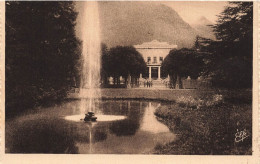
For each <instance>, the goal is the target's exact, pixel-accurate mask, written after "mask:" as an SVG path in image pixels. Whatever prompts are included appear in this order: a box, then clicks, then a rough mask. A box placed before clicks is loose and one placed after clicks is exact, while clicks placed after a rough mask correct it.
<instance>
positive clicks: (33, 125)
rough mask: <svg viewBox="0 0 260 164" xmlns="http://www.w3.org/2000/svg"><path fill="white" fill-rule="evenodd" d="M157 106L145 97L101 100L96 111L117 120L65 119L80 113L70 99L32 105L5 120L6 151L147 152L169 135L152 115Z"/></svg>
mask: <svg viewBox="0 0 260 164" xmlns="http://www.w3.org/2000/svg"><path fill="white" fill-rule="evenodd" d="M159 105H160V104H159V103H154V102H146V101H121V100H116V101H115V100H113V101H112V100H107V101H102V102H100V103H99V110H100V111H98V113H99V115H100V114H101V115H105V116H110V115H115V116H119V117H121V119H116V120H112V121H111V120H109V119H108V120H103V121H97V122H92V123H91V122H89V123H85V122H83V121H75V120H73V119H72V120H70V119H65V118H66V117H68V116H70V117H71V116H77V115H80V114H81V113H80V110H79V101H76V100H75V101H70V102H66V103H64V104H62V105H57V106H55V107H51V108H44V109H37V110H33V111H31V112H29V113H27V114H24V115H22V116H19V117H16V118H14V119H12V120H7V121H6V153H83V154H87V153H93V154H107V153H110V154H146V153H150V152H151V151H152V150H153V148H154V147H155V146H156V145H157V144H166V143H168V142H171V141H173V140H174V139H175V135H174V134H173V133H172V132H170V131H169V129H168V127H167V126H165V125H164V124H162V123H161V122H159V121H158V120H157V119H156V117H155V115H154V111H155V109H156V108H157V107H158V106H159ZM77 117H78V116H77ZM78 118H79V117H78Z"/></svg>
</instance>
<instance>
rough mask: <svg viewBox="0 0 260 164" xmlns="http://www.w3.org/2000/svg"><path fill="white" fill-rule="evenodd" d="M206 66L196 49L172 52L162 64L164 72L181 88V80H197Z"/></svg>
mask: <svg viewBox="0 0 260 164" xmlns="http://www.w3.org/2000/svg"><path fill="white" fill-rule="evenodd" d="M203 66H204V61H203V58H202V56H201V55H200V54H199V53H198V52H197V51H196V50H194V49H187V48H183V49H180V50H171V51H170V53H169V55H167V57H166V58H165V60H164V61H163V63H162V70H163V71H164V72H166V73H167V74H169V75H170V77H171V80H172V84H173V85H174V86H175V85H176V83H177V84H179V85H180V86H181V78H182V77H187V76H190V77H191V78H197V77H198V76H199V75H200V74H201V72H202V70H203Z"/></svg>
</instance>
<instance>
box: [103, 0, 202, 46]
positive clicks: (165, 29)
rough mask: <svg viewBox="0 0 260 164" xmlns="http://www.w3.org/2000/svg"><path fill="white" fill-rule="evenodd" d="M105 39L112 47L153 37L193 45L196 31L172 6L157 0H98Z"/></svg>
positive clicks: (172, 42) (146, 40) (173, 42)
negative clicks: (148, 0)
mask: <svg viewBox="0 0 260 164" xmlns="http://www.w3.org/2000/svg"><path fill="white" fill-rule="evenodd" d="M99 11H100V24H101V31H102V32H101V36H102V41H103V42H104V43H105V44H107V45H108V46H109V47H113V46H116V45H135V44H141V43H143V42H148V41H151V40H154V39H156V40H158V41H164V42H168V43H170V44H177V45H178V48H182V47H191V46H193V43H194V40H195V37H196V33H197V32H196V31H195V30H194V29H193V28H192V27H191V26H190V25H189V24H188V23H186V22H184V21H183V20H182V18H181V17H180V16H179V15H178V13H177V12H175V11H174V10H173V9H172V8H170V7H168V6H165V5H162V4H158V3H154V2H131V1H128V2H122V1H121V2H120V1H119V2H99Z"/></svg>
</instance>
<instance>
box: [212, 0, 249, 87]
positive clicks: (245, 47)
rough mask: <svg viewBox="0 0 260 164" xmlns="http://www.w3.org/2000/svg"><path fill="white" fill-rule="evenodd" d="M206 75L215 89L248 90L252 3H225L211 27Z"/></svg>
mask: <svg viewBox="0 0 260 164" xmlns="http://www.w3.org/2000/svg"><path fill="white" fill-rule="evenodd" d="M213 28H214V32H215V34H216V38H217V39H218V40H217V41H212V42H211V43H210V44H209V46H207V50H208V51H209V52H210V53H211V54H212V55H210V56H208V57H209V60H210V63H209V64H208V66H209V67H208V73H209V74H208V75H210V76H211V77H212V78H213V79H212V80H213V84H214V85H215V86H218V87H228V88H244V87H251V86H252V57H253V2H229V6H227V7H226V8H225V10H224V11H223V12H222V13H221V14H220V15H219V16H218V21H217V23H216V25H214V26H213Z"/></svg>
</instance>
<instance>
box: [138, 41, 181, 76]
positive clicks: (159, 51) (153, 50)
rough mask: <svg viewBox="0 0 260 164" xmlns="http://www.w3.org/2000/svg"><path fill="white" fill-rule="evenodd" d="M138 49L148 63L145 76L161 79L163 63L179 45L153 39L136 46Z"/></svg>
mask: <svg viewBox="0 0 260 164" xmlns="http://www.w3.org/2000/svg"><path fill="white" fill-rule="evenodd" d="M134 47H135V48H136V50H137V51H138V52H139V53H141V54H142V56H143V58H144V60H145V62H146V64H147V71H146V73H145V74H144V77H149V79H150V80H151V79H152V78H153V79H161V64H162V61H163V60H164V58H165V57H166V56H167V55H168V54H169V52H170V50H172V49H176V48H177V45H170V44H168V43H167V42H159V41H157V40H153V41H151V42H145V43H143V44H140V45H135V46H134Z"/></svg>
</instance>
